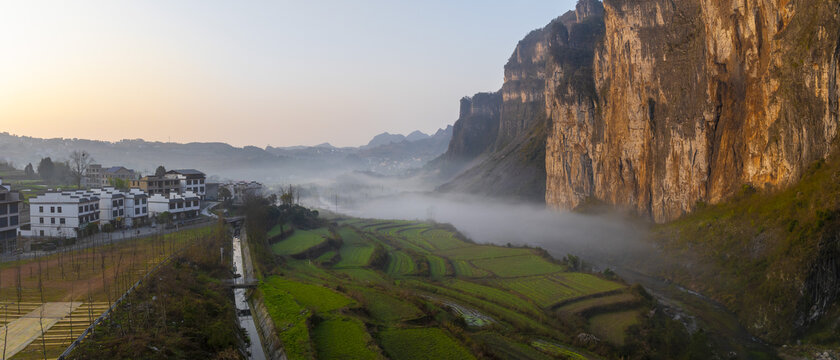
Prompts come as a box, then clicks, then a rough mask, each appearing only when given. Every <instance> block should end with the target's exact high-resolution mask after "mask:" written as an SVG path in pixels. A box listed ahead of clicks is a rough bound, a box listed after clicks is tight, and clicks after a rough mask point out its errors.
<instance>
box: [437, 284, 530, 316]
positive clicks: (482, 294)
mask: <svg viewBox="0 0 840 360" xmlns="http://www.w3.org/2000/svg"><path fill="white" fill-rule="evenodd" d="M444 286H446V287H448V288H450V289H453V290H457V291H460V292H463V293H466V294H470V295H472V296H475V297H478V298H480V299H483V300H487V301H490V302H494V303H497V304H499V305H503V306H505V307H507V308H510V309H514V310H516V311H519V312H523V313H530V314H539V312H540V310H539V309H538V308H537V307H535V306H534V305H533V304H531V303H529V302H528V301H527V300H525V299H522V298H520V297H518V296H516V295H513V294H511V293H509V292H507V291H502V290H499V289H497V288H493V287H489V286H484V285H479V284H476V283H473V282H469V281H463V280H457V279H453V280H450V281H447V282H445V283H444Z"/></svg>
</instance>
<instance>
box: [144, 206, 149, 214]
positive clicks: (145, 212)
mask: <svg viewBox="0 0 840 360" xmlns="http://www.w3.org/2000/svg"><path fill="white" fill-rule="evenodd" d="M146 211H148V210H146V207H145V206H144V207H143V213H144V214H145V213H146Z"/></svg>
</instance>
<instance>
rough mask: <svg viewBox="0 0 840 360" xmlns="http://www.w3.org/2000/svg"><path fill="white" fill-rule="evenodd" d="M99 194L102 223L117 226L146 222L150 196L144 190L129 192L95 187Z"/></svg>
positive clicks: (94, 190) (96, 192) (95, 191)
mask: <svg viewBox="0 0 840 360" xmlns="http://www.w3.org/2000/svg"><path fill="white" fill-rule="evenodd" d="M91 191H92V192H93V193H95V194H97V196H99V207H100V219H101V220H102V223H103V224H104V223H111V224H114V225H115V226H119V225H124V226H134V225H138V224H144V223H146V220H147V219H148V217H149V208H148V196H147V195H146V193H145V192H143V190H140V189H131V190H129V191H127V192H125V191H121V190H117V189H114V188H103V189H93V190H91Z"/></svg>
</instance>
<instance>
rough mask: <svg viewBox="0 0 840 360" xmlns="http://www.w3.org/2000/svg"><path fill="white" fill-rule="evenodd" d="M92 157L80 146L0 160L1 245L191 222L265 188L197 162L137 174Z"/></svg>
mask: <svg viewBox="0 0 840 360" xmlns="http://www.w3.org/2000/svg"><path fill="white" fill-rule="evenodd" d="M89 158H90V156H89V155H88V154H87V153H84V152H74V154H71V161H68V162H67V163H59V164H53V163H52V160H51V159H49V158H45V159H42V161H41V162H40V163H39V164H38V168H37V170H36V169H35V168H34V167H33V166H32V164H29V165H27V166H26V167H25V168H24V169H23V170H18V169H15V168H14V167H12V166H11V165H9V164H0V252H2V253H3V254H5V255H9V254H21V253H24V252H29V251H33V250H52V249H55V248H56V247H57V246H62V245H66V243H67V242H68V241H75V240H76V239H80V238H84V237H87V236H91V235H94V234H97V233H101V232H106V233H111V232H121V233H122V235H123V236H130V235H131V234H138V235H139V234H141V233H145V234H148V233H149V232H152V231H155V230H157V229H163V228H175V227H177V226H179V225H188V224H192V223H196V222H200V221H201V220H202V219H201V218H202V214H204V215H205V217H212V216H214V215H212V214H211V213H210V212H209V211H208V210H209V209H211V208H212V207H213V206H214V205H216V204H217V203H218V202H222V201H228V202H231V203H233V204H237V203H241V202H242V201H243V199H244V198H245V197H247V196H259V195H262V193H263V191H264V190H263V189H264V187H263V185H262V184H261V183H258V182H255V181H226V182H208V181H207V176H206V174H205V173H204V172H202V171H200V170H196V169H174V170H166V168H165V167H164V166H159V167H158V168H157V170H156V171H155V173H154V174H141V173H140V172H137V171H135V170H132V169H128V168H126V167H124V166H119V165H114V166H103V165H101V164H95V163H87V162H86V161H87V159H89ZM62 168H63V169H62ZM62 173H64V176H61V174H62ZM71 182H75V183H71ZM128 230H135V231H133V232H129V231H128ZM143 230H145V231H143ZM127 232H128V235H126V233H127Z"/></svg>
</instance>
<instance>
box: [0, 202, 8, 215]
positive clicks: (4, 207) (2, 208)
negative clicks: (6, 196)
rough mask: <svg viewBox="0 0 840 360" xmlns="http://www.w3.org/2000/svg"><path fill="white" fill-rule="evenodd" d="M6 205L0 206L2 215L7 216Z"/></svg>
mask: <svg viewBox="0 0 840 360" xmlns="http://www.w3.org/2000/svg"><path fill="white" fill-rule="evenodd" d="M6 209H7V207H6V204H0V215H6Z"/></svg>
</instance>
